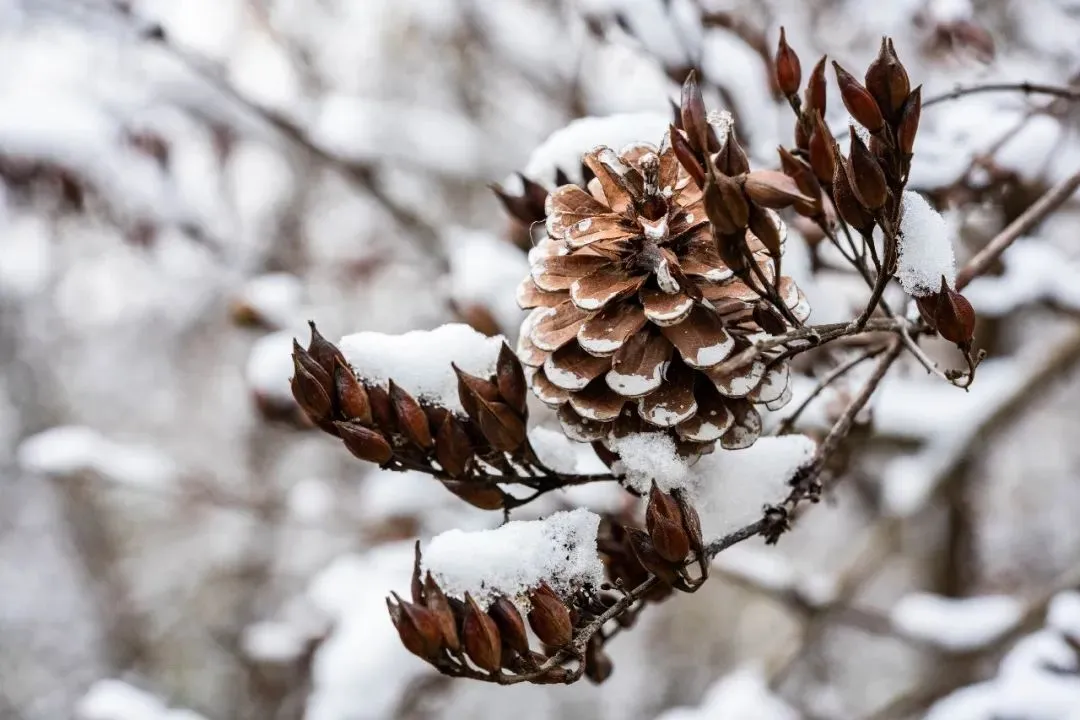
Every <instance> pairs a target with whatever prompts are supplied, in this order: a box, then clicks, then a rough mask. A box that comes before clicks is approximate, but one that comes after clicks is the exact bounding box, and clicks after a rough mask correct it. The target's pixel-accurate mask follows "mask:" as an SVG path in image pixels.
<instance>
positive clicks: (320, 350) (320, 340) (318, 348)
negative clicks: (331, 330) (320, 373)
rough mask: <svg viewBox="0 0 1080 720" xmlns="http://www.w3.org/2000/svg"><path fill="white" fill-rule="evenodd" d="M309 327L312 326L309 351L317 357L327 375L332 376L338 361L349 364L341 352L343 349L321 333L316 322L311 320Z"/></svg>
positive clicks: (316, 360) (316, 359)
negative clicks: (339, 348)
mask: <svg viewBox="0 0 1080 720" xmlns="http://www.w3.org/2000/svg"><path fill="white" fill-rule="evenodd" d="M308 327H309V328H311V342H309V343H308V353H310V354H311V357H312V358H314V359H315V362H317V363H319V365H320V366H321V367H322V369H323V370H324V371H325V372H326V376H327V377H332V376H333V374H334V368H335V367H337V364H338V362H341V363H343V364H345V365H348V363H347V362H345V356H344V355H342V354H341V351H340V350H338V348H337V346H336V345H334V343H332V342H330V341H329V340H327V339H326V338H324V337H323V336H322V335H321V334H319V331H318V329H317V328H316V327H315V323H314V322H312V321H310V320H309V321H308Z"/></svg>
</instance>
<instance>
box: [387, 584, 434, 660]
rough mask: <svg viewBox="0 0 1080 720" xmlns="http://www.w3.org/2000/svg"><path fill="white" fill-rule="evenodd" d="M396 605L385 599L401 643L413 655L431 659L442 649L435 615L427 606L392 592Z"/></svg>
mask: <svg viewBox="0 0 1080 720" xmlns="http://www.w3.org/2000/svg"><path fill="white" fill-rule="evenodd" d="M394 600H396V601H397V605H396V606H395V605H394V603H393V602H392V601H391V600H390V598H387V599H386V607H387V609H388V610H389V611H390V620H391V621H392V622H393V623H394V627H395V628H397V631H398V637H400V638H401V643H402V645H404V646H405V649H406V650H408V651H409V652H411V653H412V654H413V655H417V656H419V657H422V658H423V659H425V660H433V659H435V658H437V657H438V656H439V653H440V652H441V650H442V638H443V636H442V630H441V629H440V628H439V623H438V622H437V621H436V620H435V616H434V615H433V614H432V613H431V611H430V610H428V609H427V608H424V607H421V606H419V605H414V604H412V603H410V602H406V601H405V600H402V599H401V598H400V597H398V595H397V593H394Z"/></svg>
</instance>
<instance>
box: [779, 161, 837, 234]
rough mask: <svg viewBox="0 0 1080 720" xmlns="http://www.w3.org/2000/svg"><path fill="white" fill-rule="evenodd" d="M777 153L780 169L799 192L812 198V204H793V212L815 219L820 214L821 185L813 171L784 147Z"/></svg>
mask: <svg viewBox="0 0 1080 720" xmlns="http://www.w3.org/2000/svg"><path fill="white" fill-rule="evenodd" d="M779 152H780V169H781V170H783V172H784V174H785V175H787V176H788V177H790V178H791V179H792V180H794V181H795V186H796V187H797V188H799V192H801V193H802V194H803V195H806V196H807V197H809V198H813V202H809V203H802V202H799V203H795V205H794V208H795V212H797V213H799V214H800V215H804V216H806V217H816V216H817V215H819V214H820V213H821V184H820V183H819V182H818V179H817V177H816V176H815V175H814V169H813V168H811V167H810V166H809V165H808V164H807V163H806V161H805V160H803V159H801V158H797V157H795V156H794V155H792V154H791V153H790V152H788V150H787V149H786V148H784V147H780V148H779ZM830 177H831V176H830Z"/></svg>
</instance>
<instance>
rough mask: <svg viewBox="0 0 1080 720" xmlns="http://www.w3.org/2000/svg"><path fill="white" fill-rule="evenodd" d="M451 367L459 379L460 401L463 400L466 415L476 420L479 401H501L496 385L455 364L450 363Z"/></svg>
mask: <svg viewBox="0 0 1080 720" xmlns="http://www.w3.org/2000/svg"><path fill="white" fill-rule="evenodd" d="M450 367H452V368H453V369H454V373H455V374H456V375H457V379H458V399H459V400H461V406H462V407H463V408H465V413H466V414H467V415H468V416H469V417H471V418H474V419H475V415H476V407H477V400H476V398H481V399H483V400H487V401H489V402H493V401H498V400H499V399H500V397H501V396H500V395H499V386H498V385H496V384H495V383H493V382H491V381H489V380H485V379H483V378H479V377H476V376H475V375H470V374H469V373H467V372H465V371H464V370H462V369H461V368H459V367H458V366H457V365H456V364H455V363H450Z"/></svg>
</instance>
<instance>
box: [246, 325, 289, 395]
mask: <svg viewBox="0 0 1080 720" xmlns="http://www.w3.org/2000/svg"><path fill="white" fill-rule="evenodd" d="M298 337H299V336H298V334H297V333H294V332H292V331H290V330H281V331H278V332H272V333H269V334H267V335H263V336H262V337H261V338H259V339H258V340H256V341H255V342H254V343H253V344H252V346H251V351H250V352H249V353H248V360H247V369H246V371H245V375H246V377H247V383H248V387H250V388H251V389H252V391H254V392H255V393H256V394H258V395H262V396H263V397H266V398H268V399H271V400H275V401H278V402H283V403H291V402H292V401H293V396H292V389H291V387H290V385H289V380H290V379H291V378H292V376H293V360H292V350H293V339H294V338H298Z"/></svg>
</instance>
